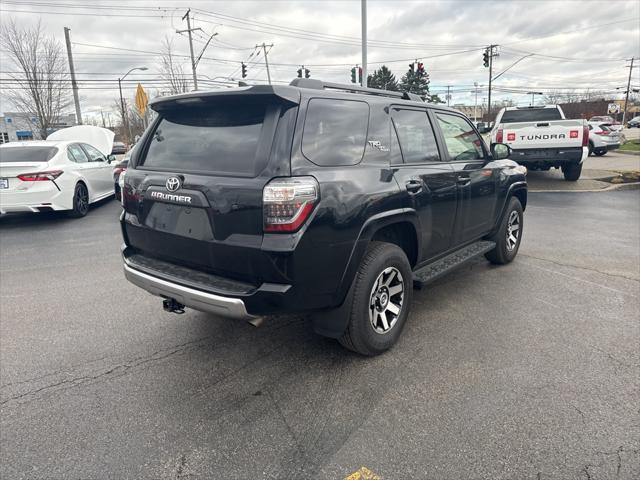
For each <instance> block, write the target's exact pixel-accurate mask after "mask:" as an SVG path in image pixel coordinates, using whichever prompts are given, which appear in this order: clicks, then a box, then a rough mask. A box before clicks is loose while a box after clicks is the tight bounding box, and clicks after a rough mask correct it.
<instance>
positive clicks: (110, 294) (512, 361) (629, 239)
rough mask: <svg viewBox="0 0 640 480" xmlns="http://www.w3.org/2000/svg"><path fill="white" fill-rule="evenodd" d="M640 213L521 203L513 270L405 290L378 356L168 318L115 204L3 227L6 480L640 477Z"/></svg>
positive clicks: (607, 204)
mask: <svg viewBox="0 0 640 480" xmlns="http://www.w3.org/2000/svg"><path fill="white" fill-rule="evenodd" d="M639 205H640V191H616V192H600V193H537V194H536V193H533V194H530V201H529V207H528V208H527V211H526V213H525V225H524V239H523V243H522V247H521V250H520V253H519V255H518V257H517V259H516V261H515V262H514V263H512V264H510V265H508V266H504V267H495V266H491V265H490V264H489V263H487V262H485V261H484V260H478V261H476V262H474V263H472V264H471V265H468V266H466V267H464V268H463V269H461V270H460V271H458V272H455V273H453V274H450V275H448V276H446V277H444V278H442V279H441V280H440V281H438V282H436V283H435V284H433V285H431V286H429V287H428V288H426V289H425V290H422V291H416V292H415V295H414V305H413V310H412V313H411V315H410V318H409V321H408V323H407V325H406V328H405V331H404V332H403V335H402V337H401V339H400V341H399V343H398V344H397V346H396V347H395V348H394V349H393V350H391V351H390V352H388V353H387V354H385V355H382V356H380V357H376V358H363V357H359V356H357V355H355V354H352V353H349V352H347V351H345V350H343V349H342V348H341V347H340V346H339V345H338V344H337V343H336V342H334V341H331V340H327V339H324V338H321V337H318V336H317V335H315V334H313V332H312V331H311V329H310V328H309V325H308V324H307V322H305V320H304V318H301V317H278V318H272V319H268V321H266V322H265V323H264V324H263V326H261V327H259V328H256V327H253V326H252V325H250V324H248V323H241V322H235V321H230V320H226V319H221V318H217V317H215V316H211V315H206V314H203V313H198V312H194V311H188V312H187V313H186V314H184V315H175V314H169V313H165V312H163V311H162V308H161V302H160V300H159V299H157V298H154V297H152V296H150V295H148V294H146V293H145V292H143V291H141V290H139V289H136V288H135V287H133V286H131V285H129V284H127V283H126V282H125V280H124V277H123V274H122V267H121V261H120V257H119V245H120V232H119V225H118V222H117V219H118V215H119V213H120V208H119V205H118V203H117V202H115V201H108V202H104V203H102V204H101V205H99V206H97V207H94V208H93V209H92V210H91V211H90V213H89V215H88V216H87V217H85V218H83V219H79V220H73V219H68V218H66V217H64V216H62V215H55V214H39V215H21V216H12V217H4V218H0V266H1V270H0V319H1V321H0V383H1V386H0V460H1V462H0V478H3V479H5V478H6V479H20V478H43V479H45V478H46V479H58V478H65V479H66V478H72V479H106V478H114V479H115V478H117V479H122V478H149V479H156V478H172V479H178V478H189V479H196V478H202V479H209V478H212V479H256V478H282V479H302V478H305V479H306V478H318V479H339V480H342V479H344V478H345V477H347V476H348V475H349V474H351V473H353V472H356V471H358V470H360V471H363V472H364V471H365V470H362V468H363V467H366V469H367V470H368V471H370V472H373V474H375V475H377V476H378V477H380V478H384V479H460V478H465V479H466V478H468V479H541V480H546V479H574V478H575V479H591V480H596V479H613V478H620V479H637V478H640V411H639V409H638V405H639V404H640V402H639V400H640V347H639V345H640V321H639V318H640V209H639ZM357 477H358V476H357V475H356V476H354V477H352V478H357ZM360 478H362V476H360ZM371 478H373V477H371Z"/></svg>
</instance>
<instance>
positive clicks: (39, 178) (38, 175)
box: [17, 170, 62, 182]
mask: <svg viewBox="0 0 640 480" xmlns="http://www.w3.org/2000/svg"><path fill="white" fill-rule="evenodd" d="M60 175H62V170H49V171H48V172H34V173H21V174H20V175H17V177H18V178H19V179H20V180H22V181H23V182H45V181H53V180H55V179H56V178H58V177H59V176H60Z"/></svg>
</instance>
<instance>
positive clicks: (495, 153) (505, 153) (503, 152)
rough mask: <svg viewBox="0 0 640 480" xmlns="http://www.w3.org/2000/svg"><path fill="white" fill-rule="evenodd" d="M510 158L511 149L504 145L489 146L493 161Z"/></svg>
mask: <svg viewBox="0 0 640 480" xmlns="http://www.w3.org/2000/svg"><path fill="white" fill-rule="evenodd" d="M510 156H511V147H510V146H509V145H505V144H504V143H494V144H492V145H491V157H493V159H494V160H503V159H505V158H509V157H510Z"/></svg>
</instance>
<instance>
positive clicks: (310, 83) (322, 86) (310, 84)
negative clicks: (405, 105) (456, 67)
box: [289, 78, 423, 102]
mask: <svg viewBox="0 0 640 480" xmlns="http://www.w3.org/2000/svg"><path fill="white" fill-rule="evenodd" d="M289 85H291V86H292V87H300V88H312V89H314V90H344V91H347V92H354V93H364V94H368V95H379V96H381V97H394V98H401V99H403V100H413V101H414V102H422V101H423V100H422V98H420V96H419V95H416V94H415V93H409V92H392V91H389V90H380V89H378V88H367V87H361V86H359V85H354V84H351V85H349V84H344V83H332V82H323V81H322V80H318V79H315V78H294V79H293V80H292V81H291V83H290V84H289Z"/></svg>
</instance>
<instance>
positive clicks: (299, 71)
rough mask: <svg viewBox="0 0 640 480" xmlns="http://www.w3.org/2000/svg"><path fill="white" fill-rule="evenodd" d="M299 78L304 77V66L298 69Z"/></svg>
mask: <svg viewBox="0 0 640 480" xmlns="http://www.w3.org/2000/svg"><path fill="white" fill-rule="evenodd" d="M298 78H302V67H300V68H299V69H298Z"/></svg>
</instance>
